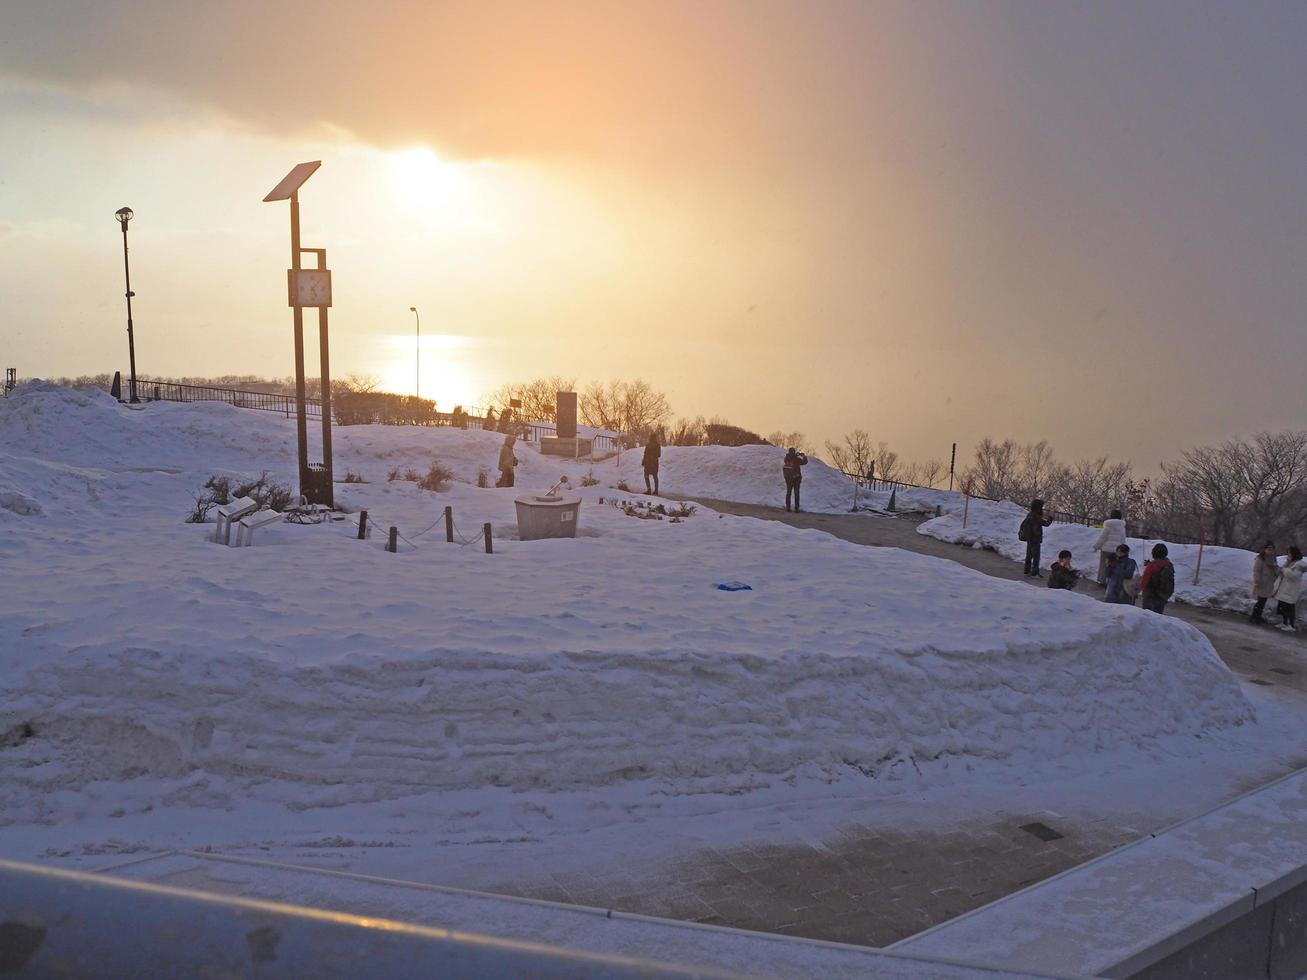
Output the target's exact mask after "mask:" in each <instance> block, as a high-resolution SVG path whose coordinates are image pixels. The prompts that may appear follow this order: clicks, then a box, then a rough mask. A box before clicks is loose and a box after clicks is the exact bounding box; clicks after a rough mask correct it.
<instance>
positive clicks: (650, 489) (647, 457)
mask: <svg viewBox="0 0 1307 980" xmlns="http://www.w3.org/2000/svg"><path fill="white" fill-rule="evenodd" d="M662 456H663V444H662V443H661V442H659V441H658V433H657V432H655V433H653V434H652V435H651V436H649V442H648V443H647V444H646V445H645V447H644V458H643V459H642V460H641V462H642V463H643V464H644V489H645V493H654V494H656V493H657V492H658V461H659V460H660V459H662ZM650 478H652V479H653V485H652V486H650V483H649V480H650Z"/></svg>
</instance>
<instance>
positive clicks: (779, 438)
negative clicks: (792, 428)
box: [767, 430, 808, 453]
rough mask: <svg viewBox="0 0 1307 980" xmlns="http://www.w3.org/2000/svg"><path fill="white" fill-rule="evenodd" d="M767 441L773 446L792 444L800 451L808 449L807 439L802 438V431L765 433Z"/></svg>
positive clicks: (804, 451) (788, 445)
mask: <svg viewBox="0 0 1307 980" xmlns="http://www.w3.org/2000/svg"><path fill="white" fill-rule="evenodd" d="M767 441H768V442H770V443H771V444H772V445H773V446H784V447H786V448H789V447H790V446H793V447H794V448H795V449H797V450H798V451H799V452H801V453H806V452H807V451H808V440H807V439H806V438H804V435H803V433H802V432H781V431H779V430H777V431H776V432H769V433H767Z"/></svg>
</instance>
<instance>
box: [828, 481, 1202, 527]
mask: <svg viewBox="0 0 1307 980" xmlns="http://www.w3.org/2000/svg"><path fill="white" fill-rule="evenodd" d="M840 472H841V473H844V475H845V476H847V477H848V478H849V479H851V480H858V482H859V485H860V486H869V487H870V489H872V490H895V489H897V490H905V489H906V490H935V491H939V488H938V487H925V486H922V485H920V484H918V483H906V482H904V481H902V480H871V481H868V480H867V479H865V478H859V477H858V476H856V475H854V474H853V473H847V472H845V471H844V470H841V471H840ZM939 492H943V491H939ZM954 492H955V493H961V492H962V491H961V490H957V491H954ZM970 497H971V499H972V500H984V501H987V502H989V503H991V504H1001V503H1015V504H1018V505H1019V506H1024V504H1025V502H1024V501H1014V500H995V499H994V498H993V497H986V496H983V495H982V494H978V493H973V494H970ZM1044 516H1045V517H1051V518H1052V519H1053V520H1054V521H1056V522H1057V523H1059V524H1083V525H1084V526H1085V527H1095V526H1096V525H1098V524H1099V523H1101V521H1102V519H1103V516H1104V515H1093V514H1072V513H1070V512H1068V511H1064V510H1051V509H1045V510H1044ZM1126 534H1128V535H1129V536H1130V537H1132V538H1140V539H1142V540H1144V541H1168V542H1170V543H1171V544H1198V538H1196V537H1194V536H1193V535H1192V534H1183V533H1180V532H1177V531H1173V530H1171V529H1170V528H1158V527H1153V526H1152V525H1149V524H1132V523H1130V522H1129V521H1127V522H1126ZM1208 543H1209V544H1210V543H1211V542H1210V541H1209V542H1208Z"/></svg>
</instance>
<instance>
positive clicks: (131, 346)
mask: <svg viewBox="0 0 1307 980" xmlns="http://www.w3.org/2000/svg"><path fill="white" fill-rule="evenodd" d="M114 216H115V217H116V218H117V219H118V223H119V224H120V225H122V229H123V279H124V280H126V285H127V357H128V360H129V361H130V367H131V369H132V380H131V402H132V404H136V402H137V401H138V400H139V399H137V397H136V338H135V337H134V336H133V334H132V297H133V296H135V295H136V294H135V293H134V292H132V270H131V267H130V266H129V265H128V264H127V222H129V221H131V220H132V217H133V215H132V209H131V208H119V209H118V210H117V211H115V212H114Z"/></svg>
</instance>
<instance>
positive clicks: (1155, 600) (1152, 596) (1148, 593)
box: [1139, 541, 1175, 615]
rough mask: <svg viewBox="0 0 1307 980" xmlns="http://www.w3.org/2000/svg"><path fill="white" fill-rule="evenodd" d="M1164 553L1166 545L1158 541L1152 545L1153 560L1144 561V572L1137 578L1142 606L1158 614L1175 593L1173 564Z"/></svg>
mask: <svg viewBox="0 0 1307 980" xmlns="http://www.w3.org/2000/svg"><path fill="white" fill-rule="evenodd" d="M1166 554H1167V552H1166V545H1164V544H1162V543H1161V542H1160V541H1159V542H1158V543H1157V544H1155V545H1153V560H1152V561H1146V562H1144V574H1143V576H1142V577H1141V578H1140V579H1139V594H1140V595H1141V596H1143V597H1144V599H1143V602H1142V605H1143V607H1144V608H1145V609H1147V610H1148V611H1150V612H1155V613H1157V614H1158V615H1161V613H1162V611H1163V610H1164V609H1166V603H1167V600H1169V599H1170V598H1171V596H1172V595H1173V594H1174V593H1175V566H1174V565H1172V564H1171V559H1169V558H1167V557H1166Z"/></svg>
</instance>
